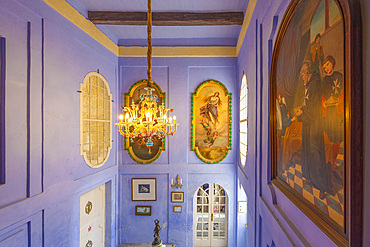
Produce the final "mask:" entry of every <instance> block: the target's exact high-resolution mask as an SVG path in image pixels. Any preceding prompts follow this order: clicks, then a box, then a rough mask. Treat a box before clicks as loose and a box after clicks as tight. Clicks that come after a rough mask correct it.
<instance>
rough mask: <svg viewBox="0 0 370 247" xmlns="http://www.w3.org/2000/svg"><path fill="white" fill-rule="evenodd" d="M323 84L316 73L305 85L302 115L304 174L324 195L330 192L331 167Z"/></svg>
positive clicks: (299, 119)
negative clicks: (322, 92)
mask: <svg viewBox="0 0 370 247" xmlns="http://www.w3.org/2000/svg"><path fill="white" fill-rule="evenodd" d="M321 107H322V106H321V82H320V78H319V76H318V74H317V73H316V72H315V71H314V72H313V73H312V75H311V78H310V80H309V81H308V82H307V84H306V85H305V97H304V103H303V106H302V108H301V110H302V114H301V115H300V116H299V117H298V118H297V119H298V121H299V122H302V173H303V176H304V177H305V178H306V179H307V180H309V181H311V183H312V185H313V186H314V187H315V188H317V189H319V190H320V191H321V192H322V193H324V192H326V191H328V187H329V175H330V166H329V165H326V159H325V146H324V130H323V115H322V108H321Z"/></svg>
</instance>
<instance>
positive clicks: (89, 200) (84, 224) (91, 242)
mask: <svg viewBox="0 0 370 247" xmlns="http://www.w3.org/2000/svg"><path fill="white" fill-rule="evenodd" d="M104 240H105V184H103V185H101V186H99V187H96V188H95V189H93V190H90V191H89V192H87V193H85V194H83V195H81V197H80V247H104Z"/></svg>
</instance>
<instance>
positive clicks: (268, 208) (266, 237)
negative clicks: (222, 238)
mask: <svg viewBox="0 0 370 247" xmlns="http://www.w3.org/2000/svg"><path fill="white" fill-rule="evenodd" d="M289 2H290V1H288V0H280V1H271V0H263V1H257V5H256V8H255V12H254V13H253V16H252V20H251V24H250V26H249V28H248V30H247V34H246V36H245V37H246V38H245V39H244V43H243V46H242V49H241V52H240V54H239V56H238V77H239V78H241V76H242V73H243V71H244V72H245V73H246V75H247V79H248V85H249V106H250V107H249V109H250V110H249V122H248V124H249V133H250V134H251V132H252V133H253V134H252V135H249V141H248V144H249V148H248V158H247V165H246V167H245V168H242V167H241V166H240V165H239V168H238V169H237V174H238V177H239V178H240V181H241V183H242V185H243V187H244V188H245V189H246V193H247V195H248V213H249V214H248V228H247V246H275V245H276V246H336V245H335V244H334V243H333V242H332V241H331V240H330V239H329V238H328V237H327V236H326V235H325V234H324V233H323V232H322V231H321V230H319V229H318V228H317V227H316V226H315V224H313V223H312V222H311V220H309V219H308V218H307V216H306V215H305V214H303V213H302V212H301V211H300V210H299V209H298V208H297V207H296V206H295V205H294V204H293V203H292V202H291V201H290V200H289V199H288V198H287V197H286V196H285V195H284V194H282V193H281V192H280V190H279V189H277V188H275V187H274V186H273V185H271V184H269V179H268V178H269V176H270V171H269V166H270V162H271V161H270V157H269V152H270V150H269V148H270V147H269V140H270V136H269V118H270V117H269V103H270V102H269V83H270V82H269V78H270V75H269V71H270V61H271V50H269V49H270V48H271V47H273V45H274V42H275V39H276V34H277V30H276V27H277V29H278V28H279V25H280V23H281V20H282V18H283V15H284V13H285V10H286V8H287V6H288V4H289ZM360 2H361V5H362V6H361V7H362V8H361V9H362V11H363V12H362V16H363V30H364V31H363V33H364V49H363V51H364V54H365V55H364V92H365V93H364V102H365V105H364V107H365V109H364V116H365V117H364V120H365V122H364V124H365V126H366V123H367V122H368V120H369V117H368V116H369V106H368V103H367V101H366V98H367V95H369V93H370V91H369V88H368V86H367V85H366V84H367V83H366V82H367V72H366V68H368V67H369V66H368V64H367V60H368V59H366V58H368V57H369V54H368V51H367V50H368V49H367V47H368V46H369V41H368V40H369V31H368V26H369V24H368V23H369V20H368V17H367V16H368V15H369V11H370V6H369V3H368V2H366V1H360ZM275 24H277V25H275ZM239 88H240V86H239ZM239 90H240V89H239ZM251 129H252V131H251ZM368 132H369V131H368V130H367V129H366V127H365V133H364V140H365V147H364V150H368V149H369V147H368V146H369V144H368V141H366V140H367V139H368V138H366V137H369V133H368ZM364 158H365V161H364V169H365V171H366V173H365V175H364V178H365V181H364V200H365V203H364V214H365V215H364V222H365V223H364V246H368V245H369V243H370V238H369V237H368V235H369V222H370V217H369V214H368V213H367V212H368V205H369V200H368V198H369V190H370V187H369V186H368V185H367V183H366V182H367V179H366V178H367V177H368V176H366V174H367V175H369V171H368V170H369V169H367V168H368V165H367V163H368V162H366V161H368V160H369V158H370V157H369V154H367V153H366V151H365V157H364ZM251 225H252V227H251Z"/></svg>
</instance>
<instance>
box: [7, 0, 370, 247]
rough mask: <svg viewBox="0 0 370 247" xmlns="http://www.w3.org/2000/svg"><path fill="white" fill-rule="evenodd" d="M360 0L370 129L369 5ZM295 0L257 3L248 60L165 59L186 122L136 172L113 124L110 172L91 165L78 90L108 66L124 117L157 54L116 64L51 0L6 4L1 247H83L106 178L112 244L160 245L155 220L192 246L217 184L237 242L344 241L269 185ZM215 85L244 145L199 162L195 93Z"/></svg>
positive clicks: (158, 64)
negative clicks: (196, 223) (134, 185)
mask: <svg viewBox="0 0 370 247" xmlns="http://www.w3.org/2000/svg"><path fill="white" fill-rule="evenodd" d="M360 2H361V5H362V11H363V12H362V16H363V30H364V40H363V42H364V43H363V44H364V48H363V50H364V92H365V93H364V94H365V96H364V102H365V105H364V125H365V126H367V124H368V122H369V121H370V119H369V118H370V111H369V109H370V107H369V103H368V102H367V95H370V89H369V87H368V86H367V83H366V82H367V81H368V73H367V72H366V71H367V70H368V69H369V68H370V66H369V64H368V62H367V61H368V60H369V59H370V55H369V52H368V51H367V50H368V49H367V48H368V47H369V34H368V33H369V30H368V27H369V24H370V23H369V18H368V16H369V14H370V4H369V3H368V2H367V1H366V0H360ZM288 4H289V1H288V0H278V1H272V0H262V1H257V6H256V8H255V12H254V13H253V16H252V20H251V23H250V26H249V28H248V30H247V34H246V36H245V40H244V43H243V46H242V49H241V52H240V54H239V56H238V58H154V59H153V65H154V66H153V80H154V81H155V82H156V83H157V84H159V85H160V87H161V88H162V90H163V91H165V92H166V93H167V100H168V104H169V106H171V107H172V108H174V112H175V114H176V115H177V117H178V121H179V122H180V124H181V125H180V126H179V128H178V133H177V134H176V135H175V136H173V137H172V138H171V140H169V141H168V142H167V150H166V151H164V152H163V153H162V156H161V157H160V158H159V159H158V160H157V161H156V162H155V163H154V164H150V165H137V164H134V163H133V162H132V160H131V159H130V157H129V156H128V154H127V152H126V151H123V150H122V146H121V143H120V141H122V138H121V137H118V136H117V134H116V129H115V126H113V139H114V142H113V149H112V151H111V154H110V158H109V159H108V161H107V163H106V164H105V165H104V166H102V167H101V168H98V169H92V168H90V167H88V166H87V165H86V164H85V162H84V160H83V157H82V156H80V154H79V143H80V140H79V125H80V119H79V114H80V112H79V103H80V102H79V94H78V93H77V92H76V91H78V90H79V84H80V82H82V80H83V77H84V76H85V75H86V74H87V73H88V72H90V71H96V70H97V69H99V70H100V73H102V74H103V75H104V76H105V77H106V79H107V80H108V83H109V85H110V89H111V91H112V93H113V98H114V101H115V103H113V114H115V113H118V109H119V107H120V106H121V103H122V102H120V101H121V95H122V94H123V93H124V92H127V90H128V89H129V87H130V86H131V85H132V84H133V83H134V82H136V81H138V80H141V79H144V78H145V77H146V59H145V58H119V59H117V57H116V56H115V55H113V54H112V53H110V52H109V51H107V50H106V49H105V48H103V47H102V46H101V45H100V44H98V43H97V42H96V41H95V40H94V39H92V38H91V37H89V36H88V35H87V34H85V33H84V32H83V31H81V30H80V29H78V28H77V27H76V26H74V25H73V24H71V23H70V22H69V21H67V20H66V19H65V18H64V17H62V16H61V15H60V14H58V13H56V12H55V11H54V10H52V9H51V8H50V7H49V6H47V5H46V4H45V3H44V2H43V1H41V0H32V1H30V0H28V1H27V0H17V1H16V0H13V1H9V0H0V35H1V36H2V37H4V38H6V49H7V50H6V54H7V57H6V63H7V64H6V108H5V119H6V122H5V128H6V139H5V143H6V156H5V158H6V172H7V173H6V183H5V184H4V185H0V219H1V220H0V246H1V247H3V246H4V247H5V246H6V247H9V246H67V247H70V246H78V245H79V198H80V195H82V194H83V193H85V192H87V191H89V190H91V189H92V188H95V187H96V186H98V185H100V184H103V183H107V186H108V199H110V200H109V201H110V207H108V208H109V209H108V212H107V215H108V219H109V220H108V224H109V227H108V228H109V229H108V234H107V236H109V237H108V239H107V240H106V241H107V245H108V246H115V245H116V243H138V242H148V243H149V242H151V241H152V240H153V237H152V230H153V220H154V219H156V218H158V219H159V220H160V221H161V223H165V225H164V229H163V230H162V232H161V237H162V239H163V240H164V241H166V242H173V243H176V244H177V246H181V247H182V246H192V245H193V241H194V237H193V236H194V232H193V196H194V193H195V192H196V190H197V188H198V187H199V186H201V185H202V184H203V183H207V182H209V183H211V182H212V183H218V184H220V185H221V186H223V187H224V188H225V190H226V192H227V193H228V197H229V209H228V213H229V219H228V232H229V235H228V246H238V247H239V246H244V245H245V246H310V245H311V246H335V244H334V243H333V242H332V241H331V240H330V239H329V238H328V237H327V236H326V235H325V234H323V233H322V232H321V230H319V229H318V228H317V227H316V226H315V225H314V224H313V223H312V222H311V221H310V220H309V219H308V218H307V217H306V216H305V215H304V214H303V213H302V212H301V211H300V210H299V209H298V208H296V207H295V205H294V204H292V203H291V202H290V201H289V200H288V199H287V198H286V197H285V196H284V195H283V194H282V193H281V192H280V191H279V190H277V189H275V190H273V189H272V186H271V185H268V174H269V171H268V167H269V162H270V160H269V156H268V154H269V133H268V130H269V102H268V98H269V97H268V95H269V93H268V90H269V88H268V86H269V59H270V55H271V54H270V53H269V41H271V42H272V43H270V44H273V42H274V41H275V38H276V32H275V26H274V18H275V20H277V21H278V22H277V24H278V25H277V26H276V27H277V28H278V26H279V24H280V22H281V19H282V17H283V14H284V12H285V9H286V8H287V5H288ZM243 71H244V72H245V73H246V75H247V80H248V85H249V106H250V107H249V123H248V124H249V139H248V144H249V148H248V157H247V165H246V166H245V167H244V168H242V167H240V165H238V166H236V165H235V164H239V163H240V162H239V155H238V124H237V121H238V110H239V109H238V108H239V107H238V105H239V104H238V102H239V101H238V100H239V91H240V79H241V76H242V73H243ZM208 79H215V80H218V81H221V82H222V83H223V84H224V85H225V86H226V87H227V88H228V89H229V92H231V93H232V94H233V149H232V150H231V151H230V152H229V154H228V156H227V157H226V159H225V160H224V161H222V162H221V164H216V165H207V164H204V163H202V162H200V160H199V159H198V158H197V157H196V155H195V154H194V152H192V151H190V148H189V146H190V93H192V92H194V90H195V88H196V87H197V86H198V85H199V83H201V82H203V81H205V80H208ZM113 119H115V115H113ZM368 138H370V133H369V130H368V129H366V127H365V133H364V141H365V146H364V150H365V161H364V166H365V175H364V177H365V183H364V184H365V185H364V189H365V194H364V200H365V201H364V246H368V245H370V232H369V229H370V228H369V224H370V214H369V213H368V211H369V205H370V202H369V200H370V199H369V198H370V187H369V185H368V183H367V182H368V181H367V180H368V179H367V178H368V177H369V176H370V171H369V170H370V169H368V165H367V163H369V162H368V161H369V160H370V156H369V155H370V154H368V153H366V150H369V149H370V147H369V142H368V141H367V140H368ZM118 146H120V147H119V149H117V148H118ZM116 163H119V165H118V166H117V165H116ZM177 174H179V175H180V177H181V178H182V179H183V184H184V187H183V188H182V189H181V190H175V189H171V188H170V186H169V184H170V181H171V178H173V179H175V177H176V175H177ZM133 177H137V178H138V177H154V178H156V179H157V183H158V184H157V186H158V197H157V198H158V199H157V201H155V202H132V201H131V185H130V180H131V178H133ZM237 179H239V180H240V183H241V184H242V185H243V187H244V189H245V191H246V194H247V198H248V213H247V220H248V227H247V230H246V231H247V232H246V233H245V224H244V219H243V220H242V219H241V218H238V219H237V218H236V217H237V216H239V217H241V216H240V214H237V201H238V199H240V200H244V199H245V197H244V195H240V194H239V192H240V191H239V188H238V183H237ZM117 185H118V186H117ZM171 191H184V193H185V202H184V203H176V204H175V203H171V199H170V192H171ZM274 193H275V194H276V195H275V197H274V196H273V195H274ZM135 205H151V206H152V209H153V215H152V216H151V217H138V216H134V208H135ZM174 205H181V206H182V207H183V212H182V213H181V214H176V213H173V206H174ZM116 208H117V211H116ZM243 217H244V215H243ZM116 222H117V224H116ZM139 230H140V234H139Z"/></svg>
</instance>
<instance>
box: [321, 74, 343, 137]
mask: <svg viewBox="0 0 370 247" xmlns="http://www.w3.org/2000/svg"><path fill="white" fill-rule="evenodd" d="M343 86H344V85H343V75H342V74H341V73H340V72H338V71H334V72H333V74H331V75H326V76H325V77H324V78H323V80H322V95H323V97H324V98H325V100H328V99H329V98H330V97H331V96H333V97H335V99H338V98H339V97H340V96H341V95H342V94H343ZM338 101H339V99H338ZM324 130H325V133H326V135H327V136H328V138H329V141H331V142H334V143H338V142H342V141H343V139H344V111H343V112H342V113H341V114H338V110H337V106H336V105H335V104H332V105H329V106H328V107H327V108H326V116H325V117H324Z"/></svg>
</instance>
